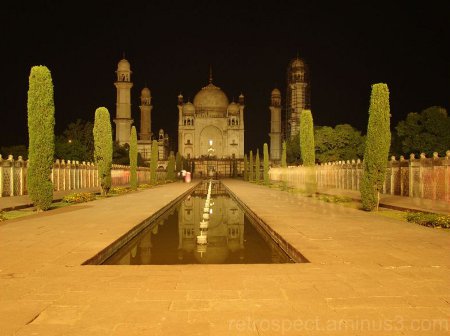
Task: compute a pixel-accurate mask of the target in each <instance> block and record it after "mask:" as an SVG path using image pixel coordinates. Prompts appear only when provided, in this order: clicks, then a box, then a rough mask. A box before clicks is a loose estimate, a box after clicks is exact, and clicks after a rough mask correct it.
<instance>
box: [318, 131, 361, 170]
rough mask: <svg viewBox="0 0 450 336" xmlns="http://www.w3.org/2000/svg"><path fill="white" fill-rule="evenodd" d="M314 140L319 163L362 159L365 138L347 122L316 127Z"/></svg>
mask: <svg viewBox="0 0 450 336" xmlns="http://www.w3.org/2000/svg"><path fill="white" fill-rule="evenodd" d="M314 142H315V147H316V158H317V160H318V161H319V163H325V162H331V161H341V160H353V159H362V158H363V155H364V142H365V138H364V136H362V135H361V132H360V131H358V130H357V129H355V128H353V127H352V126H351V125H349V124H343V125H336V127H334V128H333V127H329V126H319V127H317V128H316V129H315V131H314Z"/></svg>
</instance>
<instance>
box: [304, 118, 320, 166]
mask: <svg viewBox="0 0 450 336" xmlns="http://www.w3.org/2000/svg"><path fill="white" fill-rule="evenodd" d="M314 150H315V148H314V125H313V118H312V114H311V111H310V110H303V111H302V113H301V114H300V154H301V157H302V161H303V165H304V166H314V164H315V161H316V157H315V151H314Z"/></svg>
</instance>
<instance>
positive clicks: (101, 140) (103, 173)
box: [93, 107, 113, 196]
mask: <svg viewBox="0 0 450 336" xmlns="http://www.w3.org/2000/svg"><path fill="white" fill-rule="evenodd" d="M93 134H94V159H95V162H96V163H97V167H98V176H99V179H100V187H101V190H102V195H103V196H105V195H106V194H108V191H109V189H110V188H111V166H112V154H113V141H112V131H111V121H110V117H109V112H108V109H107V108H106V107H99V108H98V109H97V110H96V111H95V121H94V128H93Z"/></svg>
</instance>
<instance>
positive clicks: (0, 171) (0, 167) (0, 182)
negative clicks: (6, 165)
mask: <svg viewBox="0 0 450 336" xmlns="http://www.w3.org/2000/svg"><path fill="white" fill-rule="evenodd" d="M0 197H3V158H2V154H0Z"/></svg>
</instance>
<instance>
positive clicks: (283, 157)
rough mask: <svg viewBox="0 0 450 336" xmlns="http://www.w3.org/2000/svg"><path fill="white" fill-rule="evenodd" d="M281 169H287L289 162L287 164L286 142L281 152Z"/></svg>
mask: <svg viewBox="0 0 450 336" xmlns="http://www.w3.org/2000/svg"><path fill="white" fill-rule="evenodd" d="M281 167H283V168H286V167H287V162H286V141H283V147H282V151H281Z"/></svg>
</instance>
